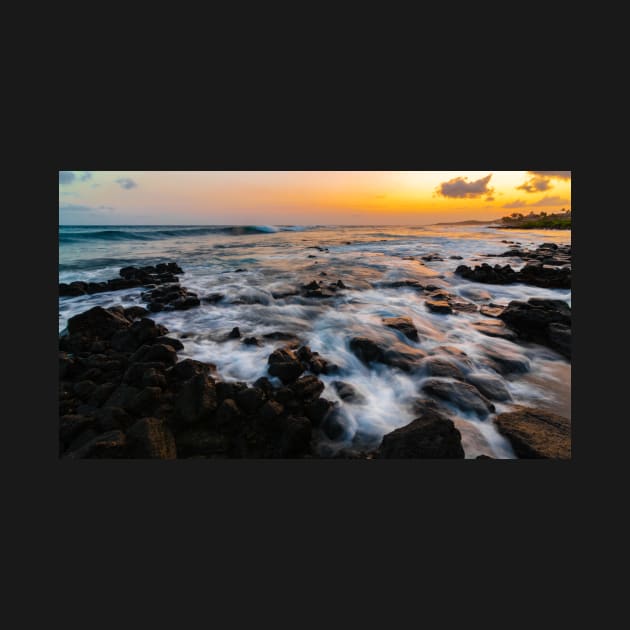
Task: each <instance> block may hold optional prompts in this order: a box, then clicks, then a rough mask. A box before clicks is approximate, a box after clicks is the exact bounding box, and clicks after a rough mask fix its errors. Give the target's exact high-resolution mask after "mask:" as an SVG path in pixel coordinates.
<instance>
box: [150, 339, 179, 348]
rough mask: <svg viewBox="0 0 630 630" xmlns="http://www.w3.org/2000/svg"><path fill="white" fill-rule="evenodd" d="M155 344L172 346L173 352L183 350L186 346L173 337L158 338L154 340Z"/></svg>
mask: <svg viewBox="0 0 630 630" xmlns="http://www.w3.org/2000/svg"><path fill="white" fill-rule="evenodd" d="M153 343H161V344H163V345H165V346H170V347H171V348H173V350H183V349H184V344H183V343H182V342H181V341H180V340H179V339H175V338H173V337H156V338H155V339H154V340H153Z"/></svg>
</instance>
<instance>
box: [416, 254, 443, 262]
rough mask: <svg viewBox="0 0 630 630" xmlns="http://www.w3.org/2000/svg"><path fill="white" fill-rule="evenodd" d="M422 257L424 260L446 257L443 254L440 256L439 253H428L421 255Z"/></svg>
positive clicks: (437, 259)
mask: <svg viewBox="0 0 630 630" xmlns="http://www.w3.org/2000/svg"><path fill="white" fill-rule="evenodd" d="M420 258H422V260H424V261H425V262H433V261H441V260H444V258H442V256H440V255H439V254H426V255H424V256H420Z"/></svg>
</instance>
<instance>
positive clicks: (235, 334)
mask: <svg viewBox="0 0 630 630" xmlns="http://www.w3.org/2000/svg"><path fill="white" fill-rule="evenodd" d="M240 336H241V329H240V328H239V327H238V326H234V328H232V330H231V331H230V332H229V334H228V336H227V338H228V339H239V338H240Z"/></svg>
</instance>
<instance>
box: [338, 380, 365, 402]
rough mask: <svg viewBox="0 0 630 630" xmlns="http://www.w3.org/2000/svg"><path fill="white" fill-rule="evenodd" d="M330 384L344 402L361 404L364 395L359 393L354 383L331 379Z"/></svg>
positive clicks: (363, 400)
mask: <svg viewBox="0 0 630 630" xmlns="http://www.w3.org/2000/svg"><path fill="white" fill-rule="evenodd" d="M331 385H332V386H333V387H334V388H335V391H336V392H337V394H338V396H339V398H341V400H343V401H344V402H346V403H353V404H363V403H364V402H365V396H363V394H361V393H359V392H358V391H357V390H356V388H355V387H354V385H351V384H350V383H346V382H344V381H333V382H332V383H331Z"/></svg>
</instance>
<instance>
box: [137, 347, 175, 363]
mask: <svg viewBox="0 0 630 630" xmlns="http://www.w3.org/2000/svg"><path fill="white" fill-rule="evenodd" d="M152 361H156V362H160V363H165V364H166V365H175V363H177V353H176V352H175V350H173V348H171V346H167V345H164V344H162V343H155V344H151V345H144V346H141V347H140V348H138V350H136V352H134V353H133V354H132V355H131V357H129V362H130V363H137V362H142V363H150V362H152Z"/></svg>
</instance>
